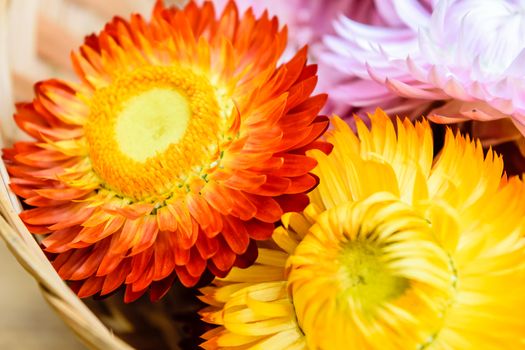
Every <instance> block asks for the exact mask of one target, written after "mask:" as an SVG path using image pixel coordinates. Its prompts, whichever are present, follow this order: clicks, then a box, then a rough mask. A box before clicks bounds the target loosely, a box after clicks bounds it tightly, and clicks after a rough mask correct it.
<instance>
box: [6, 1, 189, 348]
mask: <svg viewBox="0 0 525 350" xmlns="http://www.w3.org/2000/svg"><path fill="white" fill-rule="evenodd" d="M176 2H177V1H165V3H176ZM178 2H179V3H180V2H181V1H178ZM154 3H155V1H154V0H0V96H1V98H0V118H1V119H0V121H1V124H0V125H1V128H0V135H1V136H2V138H1V140H0V142H1V146H2V147H5V146H6V145H10V144H11V143H12V142H13V141H14V140H19V139H21V138H23V137H25V136H24V135H23V134H21V133H20V132H19V131H18V129H17V128H16V127H15V125H14V123H13V122H12V114H13V105H14V103H15V102H17V101H30V100H31V99H32V96H33V84H34V83H35V82H37V81H39V80H43V79H48V78H52V77H58V78H63V79H73V80H74V79H75V78H74V76H73V73H72V70H71V65H70V60H69V54H70V52H71V51H72V50H75V49H76V48H78V47H79V46H80V44H81V43H82V40H83V37H84V36H85V35H87V34H90V33H92V32H98V31H99V30H101V29H102V28H103V25H104V23H105V22H107V21H108V20H109V19H110V18H111V17H113V16H114V15H123V16H127V15H128V14H130V13H131V12H139V13H142V14H144V15H146V16H147V15H148V14H149V12H150V11H151V8H152V6H153V4H154ZM0 276H1V280H0V281H1V282H0V284H1V286H2V288H0V349H10V350H18V349H20V350H32V349H35V350H36V349H38V350H47V349H72V350H75V349H84V347H83V346H82V345H81V344H80V342H79V341H78V340H77V339H76V338H75V336H74V335H73V333H72V332H71V331H70V330H69V329H68V328H67V327H66V326H65V324H63V323H62V321H61V320H60V319H59V317H58V316H57V315H56V314H55V313H54V311H53V310H51V309H50V307H49V306H48V305H47V304H46V302H45V301H44V300H43V298H42V296H41V294H40V290H39V288H38V286H37V284H36V283H35V282H34V281H33V279H32V278H31V277H30V275H29V274H28V273H27V272H26V271H24V270H23V268H22V267H21V266H20V265H19V264H18V262H17V261H16V260H15V259H14V258H13V257H12V256H11V254H10V252H9V251H8V250H7V248H6V246H5V244H4V242H3V241H2V240H1V239H0Z"/></svg>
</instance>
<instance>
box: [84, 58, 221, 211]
mask: <svg viewBox="0 0 525 350" xmlns="http://www.w3.org/2000/svg"><path fill="white" fill-rule="evenodd" d="M90 108H91V110H90V117H89V120H88V122H87V123H86V125H85V126H84V131H85V134H86V140H87V143H88V147H89V160H90V161H91V165H92V167H93V170H94V172H95V173H96V174H97V175H98V177H99V178H100V180H101V182H102V185H103V186H104V187H106V188H108V189H110V190H112V191H114V192H116V193H117V194H119V195H121V196H123V197H127V198H129V199H131V200H146V201H152V202H159V201H162V200H164V199H166V198H169V197H172V196H173V195H174V194H175V192H177V193H178V192H181V194H184V193H183V192H184V190H185V188H187V187H188V186H191V184H192V182H193V181H195V179H199V178H201V177H203V176H204V175H203V174H206V171H207V170H208V169H210V167H211V165H212V164H217V162H218V161H219V155H220V151H221V150H220V145H221V143H222V141H223V137H224V130H225V126H226V123H227V118H226V117H225V115H226V113H225V112H224V111H222V110H221V107H220V105H219V102H218V99H217V94H216V90H215V88H214V86H213V85H212V84H211V83H210V81H209V80H208V78H207V76H205V75H203V74H200V73H198V72H195V71H193V70H192V69H190V68H187V67H181V66H144V67H140V68H137V69H135V70H133V71H130V72H124V73H123V74H121V75H120V76H119V77H117V78H116V79H115V80H114V81H113V82H112V83H111V84H110V85H108V86H106V87H103V88H100V89H97V90H96V91H95V93H94V94H93V96H92V97H91V103H90Z"/></svg>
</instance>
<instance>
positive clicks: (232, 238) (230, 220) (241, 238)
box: [222, 216, 249, 254]
mask: <svg viewBox="0 0 525 350" xmlns="http://www.w3.org/2000/svg"><path fill="white" fill-rule="evenodd" d="M223 222H224V227H223V230H222V236H223V237H224V239H225V241H226V243H228V245H229V246H230V248H231V249H232V250H233V252H235V253H236V254H242V253H244V252H245V251H246V248H247V247H248V243H249V237H248V232H247V230H246V227H245V226H244V222H242V221H240V220H239V219H237V218H234V217H231V216H224V217H223Z"/></svg>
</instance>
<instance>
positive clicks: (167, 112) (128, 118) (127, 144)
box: [115, 89, 191, 162]
mask: <svg viewBox="0 0 525 350" xmlns="http://www.w3.org/2000/svg"><path fill="white" fill-rule="evenodd" d="M190 114H191V111H190V106H189V104H188V101H187V99H186V98H185V97H184V96H182V95H181V94H180V93H178V92H177V91H174V90H168V89H151V90H149V91H146V92H144V93H142V94H140V95H138V96H135V97H133V98H131V99H130V100H128V101H127V102H126V103H125V106H124V109H123V111H122V112H121V113H120V115H119V116H118V117H117V122H116V126H115V132H116V138H117V142H118V144H119V146H120V149H121V150H122V152H123V153H124V154H125V155H127V156H128V157H130V158H132V159H134V160H136V161H139V162H143V161H145V160H146V159H148V158H149V157H152V156H154V155H155V154H157V153H159V152H163V151H165V150H166V149H167V148H168V147H169V145H171V144H172V143H176V142H179V141H180V140H181V139H182V137H183V136H184V133H185V131H186V128H187V126H188V122H189V120H190Z"/></svg>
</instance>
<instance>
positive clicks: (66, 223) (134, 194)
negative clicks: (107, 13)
mask: <svg viewBox="0 0 525 350" xmlns="http://www.w3.org/2000/svg"><path fill="white" fill-rule="evenodd" d="M285 46H286V29H279V25H278V22H277V19H276V18H269V17H268V15H267V14H266V13H265V14H263V15H262V17H261V18H258V19H257V18H255V17H254V15H253V13H252V11H251V10H249V11H247V12H246V13H245V14H244V15H242V16H240V17H239V14H238V11H237V8H236V5H235V3H234V2H230V3H229V4H228V6H227V7H226V8H225V10H224V12H223V13H222V15H220V16H219V17H218V18H216V16H215V10H214V7H213V5H212V3H210V2H207V3H205V4H204V5H203V6H202V7H199V6H197V5H196V4H195V3H193V2H190V4H188V5H187V6H186V7H185V8H184V9H182V10H179V9H176V8H165V7H164V6H163V4H162V1H159V2H158V3H157V5H156V6H155V8H154V11H153V15H152V19H151V20H150V21H146V20H144V19H143V18H142V17H141V16H139V15H133V16H131V18H130V20H129V21H126V20H124V19H122V18H115V19H113V20H112V21H111V22H110V23H108V24H107V25H106V27H105V29H104V30H103V31H102V32H101V33H100V34H99V35H91V36H89V37H87V38H86V40H85V43H84V45H83V46H82V47H81V48H80V51H79V52H77V53H73V55H72V60H73V65H74V68H75V71H76V72H77V75H78V76H79V77H80V79H81V83H71V82H65V81H61V80H56V79H52V80H47V81H44V82H40V83H38V84H36V86H35V95H36V96H35V99H34V101H33V102H32V103H22V104H19V105H18V106H17V113H16V115H15V119H16V122H17V123H18V125H19V126H20V128H22V129H23V130H24V131H25V132H27V133H28V134H29V135H30V136H32V137H34V138H35V139H36V140H35V141H32V142H18V143H16V144H15V145H14V147H13V148H12V149H8V150H5V151H4V159H5V161H6V163H7V165H8V171H9V174H10V175H11V181H12V182H11V188H12V189H13V191H14V192H15V193H16V194H17V195H19V196H20V197H22V198H24V201H25V203H27V204H28V205H30V206H32V207H36V208H33V209H29V210H26V211H24V212H23V213H22V214H21V215H20V216H21V218H22V220H23V221H24V222H25V224H26V225H27V227H28V228H29V230H30V231H31V232H32V233H35V234H49V235H48V236H47V237H46V238H45V239H44V240H43V242H42V244H43V246H44V247H45V250H46V251H47V252H49V253H54V254H50V256H51V259H52V262H53V265H54V267H55V268H56V270H57V271H58V273H59V274H60V276H61V277H62V278H63V279H65V280H69V281H75V282H74V283H72V284H71V285H72V287H74V288H76V289H77V290H78V295H79V296H80V297H88V296H91V295H94V294H100V295H106V294H108V293H111V292H112V291H114V290H115V289H117V288H118V287H119V286H121V285H123V284H124V285H125V286H126V293H125V300H126V301H128V302H129V301H133V300H135V299H136V298H138V297H139V296H141V295H142V294H144V293H145V292H146V291H147V290H148V289H150V287H151V290H150V297H151V299H153V300H156V299H159V298H160V297H162V295H164V294H165V292H166V291H167V290H168V289H169V287H170V286H171V284H172V282H173V280H174V278H176V277H177V276H178V278H179V279H180V280H181V282H182V283H183V284H184V285H186V286H193V285H195V284H196V283H197V282H198V281H199V279H200V278H201V276H202V275H203V273H204V272H205V271H206V270H209V271H211V272H212V273H213V274H215V275H216V276H222V277H224V276H225V275H226V274H227V273H228V271H229V270H230V269H231V268H232V266H239V267H242V266H247V265H249V264H251V263H252V262H253V261H254V260H255V258H256V256H257V247H256V244H255V243H254V241H255V240H262V239H267V238H269V237H270V236H271V234H272V232H273V229H274V223H275V222H276V221H278V220H279V219H280V217H281V215H282V214H283V213H284V212H288V211H292V210H293V211H296V210H302V209H303V208H304V207H305V206H306V204H307V203H308V198H307V196H306V194H305V193H306V192H308V191H309V190H311V189H312V188H313V187H314V186H315V185H316V184H317V178H316V177H315V176H314V175H313V174H311V173H310V171H311V170H312V169H313V168H314V167H315V166H316V164H317V163H316V161H315V160H314V159H312V158H309V157H307V156H306V155H305V152H306V151H307V150H310V149H313V148H317V149H321V150H323V151H328V150H329V149H330V146H329V145H328V144H327V143H325V142H321V141H317V139H318V137H319V136H320V135H322V134H323V132H324V131H325V130H326V128H327V126H328V119H327V118H326V117H322V116H318V113H319V111H320V109H321V108H322V106H323V104H324V102H325V99H326V96H325V95H318V96H313V97H312V96H310V95H311V93H312V91H313V89H314V87H315V85H316V82H317V76H316V66H314V65H307V63H306V56H307V52H306V49H303V50H301V51H300V52H299V53H297V55H296V56H295V57H294V58H293V59H292V60H290V61H289V62H287V63H285V64H282V65H280V66H277V62H278V60H279V58H280V55H281V53H282V52H283V50H284V48H285Z"/></svg>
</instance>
